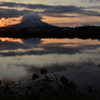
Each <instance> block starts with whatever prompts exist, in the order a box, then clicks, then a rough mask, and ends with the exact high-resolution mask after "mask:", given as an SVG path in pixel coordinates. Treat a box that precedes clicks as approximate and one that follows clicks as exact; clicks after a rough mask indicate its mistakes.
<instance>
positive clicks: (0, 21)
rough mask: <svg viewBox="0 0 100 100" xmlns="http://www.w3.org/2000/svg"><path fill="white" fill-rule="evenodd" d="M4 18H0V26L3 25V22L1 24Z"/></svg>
mask: <svg viewBox="0 0 100 100" xmlns="http://www.w3.org/2000/svg"><path fill="white" fill-rule="evenodd" d="M4 20H5V18H1V20H0V26H1V27H3V26H4V24H3V22H4Z"/></svg>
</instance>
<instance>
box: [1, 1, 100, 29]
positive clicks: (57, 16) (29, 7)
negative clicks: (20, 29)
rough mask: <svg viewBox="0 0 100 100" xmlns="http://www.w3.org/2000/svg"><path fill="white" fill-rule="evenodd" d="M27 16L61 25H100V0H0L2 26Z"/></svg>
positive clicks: (17, 21) (18, 21) (19, 20)
mask: <svg viewBox="0 0 100 100" xmlns="http://www.w3.org/2000/svg"><path fill="white" fill-rule="evenodd" d="M27 18H33V19H36V18H37V19H39V20H42V21H44V22H46V23H49V24H52V25H55V26H60V27H76V26H84V25H95V26H100V0H0V27H2V26H8V25H12V24H17V23H20V22H21V21H23V19H27Z"/></svg>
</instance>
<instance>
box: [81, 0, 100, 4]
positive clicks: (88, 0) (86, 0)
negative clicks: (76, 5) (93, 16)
mask: <svg viewBox="0 0 100 100" xmlns="http://www.w3.org/2000/svg"><path fill="white" fill-rule="evenodd" d="M81 1H82V2H90V3H97V2H100V0H81Z"/></svg>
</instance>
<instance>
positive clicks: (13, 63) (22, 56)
mask: <svg viewBox="0 0 100 100" xmlns="http://www.w3.org/2000/svg"><path fill="white" fill-rule="evenodd" d="M99 61H100V41H98V40H91V39H87V40H82V39H78V38H75V39H67V38H66V39H39V38H30V39H27V40H25V39H13V38H0V77H1V78H19V77H22V76H27V75H29V74H32V73H35V72H37V73H38V69H40V68H41V67H45V68H47V69H49V70H52V71H54V72H55V73H58V74H64V75H67V76H68V77H69V78H71V79H73V80H74V81H75V78H76V77H78V78H77V79H78V80H81V79H82V78H83V79H84V80H85V81H86V80H87V81H88V78H89V79H90V80H91V81H90V80H89V82H90V83H91V82H92V79H93V80H94V79H97V78H98V76H99V75H100V74H99V73H100V68H98V66H97V65H98V64H99ZM86 73H87V74H86ZM85 75H87V76H88V77H87V76H85ZM92 75H94V76H92ZM79 76H80V77H79ZM91 76H92V77H94V78H92V79H91V78H90V77H91ZM95 77H97V78H95ZM77 79H76V80H77ZM81 82H83V81H82V80H81ZM98 82H100V80H98ZM92 83H93V82H92Z"/></svg>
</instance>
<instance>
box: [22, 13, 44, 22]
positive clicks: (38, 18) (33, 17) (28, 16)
mask: <svg viewBox="0 0 100 100" xmlns="http://www.w3.org/2000/svg"><path fill="white" fill-rule="evenodd" d="M27 19H30V20H31V19H32V20H41V19H42V17H41V16H40V15H36V14H34V13H30V14H27V15H24V16H23V18H22V19H21V20H22V21H25V20H27Z"/></svg>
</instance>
